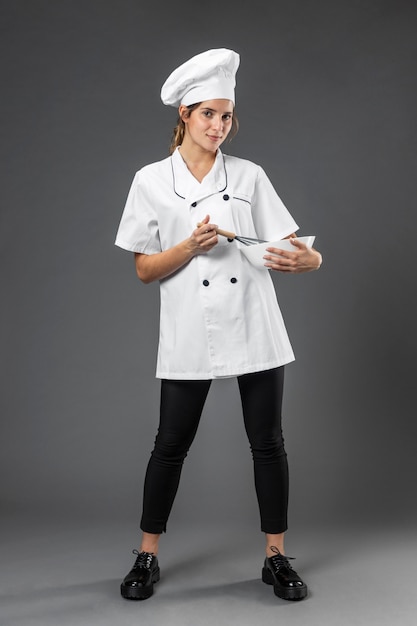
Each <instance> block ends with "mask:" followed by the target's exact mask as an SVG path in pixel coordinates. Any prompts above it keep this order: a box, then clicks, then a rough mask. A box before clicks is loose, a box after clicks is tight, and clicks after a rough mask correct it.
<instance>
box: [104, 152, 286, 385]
mask: <svg viewBox="0 0 417 626" xmlns="http://www.w3.org/2000/svg"><path fill="white" fill-rule="evenodd" d="M207 214H208V215H210V222H211V223H214V224H218V226H219V227H220V228H224V229H226V230H229V231H233V232H236V233H238V234H240V235H244V236H247V237H255V238H259V239H266V240H276V239H281V238H284V237H286V236H288V235H289V234H290V233H292V232H294V231H295V230H297V229H298V226H297V224H296V223H295V221H294V220H293V218H292V217H291V215H290V214H289V212H288V211H287V209H286V208H285V206H284V204H283V203H282V201H281V200H280V198H279V197H278V195H277V194H276V192H275V190H274V188H273V186H272V184H271V182H270V181H269V179H268V177H267V176H266V174H265V172H264V171H263V169H262V168H261V167H259V166H258V165H255V164H254V163H251V162H250V161H246V160H244V159H239V158H237V157H232V156H227V155H224V154H223V153H222V152H221V151H220V150H218V151H217V155H216V160H215V163H214V165H213V167H212V169H211V170H210V172H209V173H208V174H207V175H206V176H205V178H204V179H203V180H202V182H201V183H199V182H198V181H197V180H196V178H194V176H193V175H192V174H191V173H190V171H189V170H188V168H187V166H186V164H185V163H184V161H183V159H182V157H181V154H180V152H179V151H178V149H177V150H176V151H175V152H174V153H173V154H172V156H170V157H168V158H166V159H164V160H163V161H159V162H157V163H152V164H150V165H147V166H145V167H143V168H142V169H141V170H139V172H137V173H136V175H135V177H134V180H133V183H132V186H131V188H130V191H129V195H128V198H127V201H126V206H125V209H124V212H123V215H122V218H121V222H120V226H119V229H118V232H117V236H116V242H115V243H116V245H117V246H120V247H121V248H124V249H125V250H130V251H132V252H141V253H144V254H155V253H158V252H161V251H162V250H166V249H168V248H171V247H172V246H174V245H176V244H177V243H179V242H181V241H183V240H184V239H187V238H188V237H189V236H190V233H191V232H192V231H193V230H194V229H195V228H196V225H197V222H200V221H201V220H202V219H203V218H204V217H205V216H206V215H207ZM240 247H241V244H239V243H238V242H236V241H230V240H228V239H226V238H223V237H220V236H219V243H218V244H217V245H216V246H215V247H214V248H212V249H211V250H210V251H209V252H207V253H206V254H199V255H196V256H195V257H194V258H193V259H191V261H189V262H188V263H187V264H186V265H184V266H183V267H181V268H180V269H179V270H177V271H176V272H174V273H173V274H171V275H170V276H168V277H167V278H164V279H162V280H161V281H160V291H161V305H160V306H161V309H160V335H159V348H158V358H157V369H156V377H157V378H167V379H212V378H223V377H230V376H238V375H241V374H246V373H249V372H257V371H262V370H267V369H271V368H274V367H278V366H280V365H284V364H285V363H289V362H290V361H292V360H294V354H293V352H292V349H291V345H290V342H289V339H288V335H287V332H286V329H285V326H284V322H283V319H282V315H281V311H280V309H279V306H278V302H277V298H276V294H275V289H274V285H273V283H272V280H271V277H270V275H269V272H268V271H267V270H266V269H258V268H256V267H254V266H253V265H251V264H250V262H249V261H248V260H247V259H246V257H245V256H244V255H243V254H242V253H241V252H240V249H239V248H240Z"/></svg>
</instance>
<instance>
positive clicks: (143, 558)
mask: <svg viewBox="0 0 417 626" xmlns="http://www.w3.org/2000/svg"><path fill="white" fill-rule="evenodd" d="M132 552H133V554H136V561H135V564H134V565H133V569H136V568H137V567H146V569H150V567H151V564H152V559H153V557H154V555H153V554H152V552H139V551H138V550H132Z"/></svg>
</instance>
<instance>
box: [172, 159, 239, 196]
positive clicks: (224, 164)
mask: <svg viewBox="0 0 417 626" xmlns="http://www.w3.org/2000/svg"><path fill="white" fill-rule="evenodd" d="M222 159H223V169H224V177H225V179H226V185H225V186H224V187H223V189H219V191H218V192H217V193H223V191H226V189H227V184H228V182H227V169H226V162H225V159H224V154H223V153H222ZM171 170H172V187H173V189H174V193H175V195H177V196H178V197H179V198H182V199H183V200H185V196H182V195H181V194H179V193H178V191H177V190H176V188H175V173H174V165H173V162H172V156H171ZM238 199H239V200H240V198H238Z"/></svg>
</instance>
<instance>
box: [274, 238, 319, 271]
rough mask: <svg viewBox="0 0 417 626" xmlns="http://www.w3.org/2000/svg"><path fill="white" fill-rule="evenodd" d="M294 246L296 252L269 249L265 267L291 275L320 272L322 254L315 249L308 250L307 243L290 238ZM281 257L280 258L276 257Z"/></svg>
mask: <svg viewBox="0 0 417 626" xmlns="http://www.w3.org/2000/svg"><path fill="white" fill-rule="evenodd" d="M290 242H291V243H292V245H293V246H294V251H291V252H288V251H287V250H280V249H279V248H267V249H266V250H267V253H268V252H270V253H271V254H265V256H264V259H265V261H266V263H265V266H266V267H269V268H270V269H271V270H275V271H276V272H289V273H291V274H301V273H302V272H311V271H312V270H318V269H319V267H320V265H321V262H322V258H321V254H320V252H317V250H314V248H308V247H307V246H306V245H305V243H302V242H301V241H298V239H297V237H294V238H290ZM276 255H279V256H276Z"/></svg>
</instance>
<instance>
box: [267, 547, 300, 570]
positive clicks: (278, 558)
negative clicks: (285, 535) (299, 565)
mask: <svg viewBox="0 0 417 626" xmlns="http://www.w3.org/2000/svg"><path fill="white" fill-rule="evenodd" d="M271 551H272V552H274V556H271V561H272V563H273V564H274V567H276V568H277V569H279V568H280V567H283V566H285V567H287V568H288V569H292V567H291V563H290V561H294V560H295V557H294V556H286V555H285V554H282V552H280V551H279V550H278V548H277V547H275V546H271Z"/></svg>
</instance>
